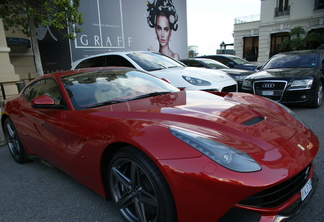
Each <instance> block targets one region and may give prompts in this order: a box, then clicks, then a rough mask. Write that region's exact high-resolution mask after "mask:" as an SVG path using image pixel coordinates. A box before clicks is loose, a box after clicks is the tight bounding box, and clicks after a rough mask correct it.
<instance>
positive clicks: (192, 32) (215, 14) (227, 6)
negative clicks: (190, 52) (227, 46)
mask: <svg viewBox="0 0 324 222" xmlns="http://www.w3.org/2000/svg"><path fill="white" fill-rule="evenodd" d="M256 14H260V0H244V1H242V0H187V21H188V45H189V46H190V45H197V46H198V53H199V55H206V54H216V49H219V45H220V44H221V42H223V41H224V42H225V43H234V39H233V29H234V18H237V17H244V16H250V15H256Z"/></svg>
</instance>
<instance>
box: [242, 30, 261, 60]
mask: <svg viewBox="0 0 324 222" xmlns="http://www.w3.org/2000/svg"><path fill="white" fill-rule="evenodd" d="M243 40H244V46H243V58H244V59H246V60H248V61H257V60H258V52H259V37H258V36H257V37H245V38H244V39H243Z"/></svg>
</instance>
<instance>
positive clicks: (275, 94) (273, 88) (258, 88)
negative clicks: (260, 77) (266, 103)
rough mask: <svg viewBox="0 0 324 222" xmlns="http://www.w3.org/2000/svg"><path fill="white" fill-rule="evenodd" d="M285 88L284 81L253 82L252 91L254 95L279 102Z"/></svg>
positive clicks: (285, 83)
mask: <svg viewBox="0 0 324 222" xmlns="http://www.w3.org/2000/svg"><path fill="white" fill-rule="evenodd" d="M286 86H287V82H286V81H280V80H278V81H276V80H268V81H255V82H254V83H253V90H254V94H255V95H259V96H263V97H267V98H269V99H272V100H276V101H280V100H281V98H282V96H283V93H284V92H285V89H286Z"/></svg>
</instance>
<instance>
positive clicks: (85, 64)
mask: <svg viewBox="0 0 324 222" xmlns="http://www.w3.org/2000/svg"><path fill="white" fill-rule="evenodd" d="M102 66H105V57H104V56H100V57H95V58H91V59H86V60H84V61H82V62H81V63H80V64H79V65H78V66H77V67H76V68H77V69H82V68H89V67H102Z"/></svg>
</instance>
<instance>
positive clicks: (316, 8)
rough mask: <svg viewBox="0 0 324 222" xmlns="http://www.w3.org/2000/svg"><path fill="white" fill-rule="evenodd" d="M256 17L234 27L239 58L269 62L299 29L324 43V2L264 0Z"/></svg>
mask: <svg viewBox="0 0 324 222" xmlns="http://www.w3.org/2000/svg"><path fill="white" fill-rule="evenodd" d="M255 18H256V19H253V18H250V19H249V18H248V17H245V18H237V19H235V24H234V49H235V51H236V55H238V56H240V57H242V58H246V59H247V60H249V61H258V62H261V63H263V62H266V61H267V60H268V59H269V58H270V57H271V56H272V55H274V54H276V53H278V52H279V47H280V44H281V43H282V42H283V41H284V40H286V39H289V38H290V36H289V32H290V31H291V30H292V29H293V28H295V27H297V26H301V27H303V28H304V29H305V30H306V32H317V33H320V34H321V35H322V37H323V42H324V0H261V9H260V17H257V16H256V17H255Z"/></svg>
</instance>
